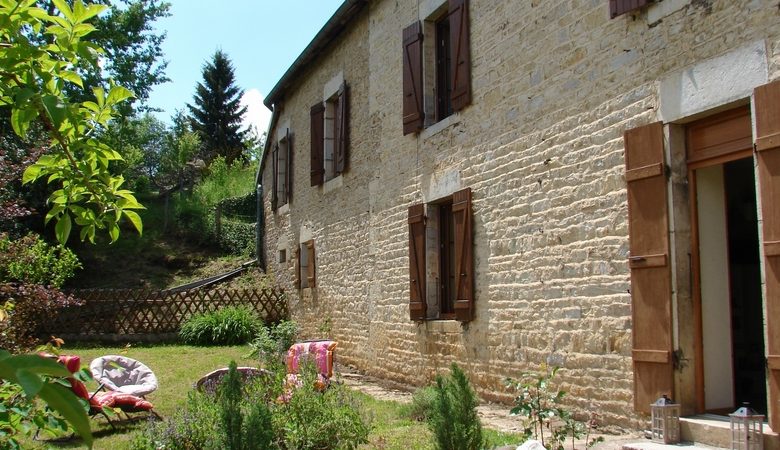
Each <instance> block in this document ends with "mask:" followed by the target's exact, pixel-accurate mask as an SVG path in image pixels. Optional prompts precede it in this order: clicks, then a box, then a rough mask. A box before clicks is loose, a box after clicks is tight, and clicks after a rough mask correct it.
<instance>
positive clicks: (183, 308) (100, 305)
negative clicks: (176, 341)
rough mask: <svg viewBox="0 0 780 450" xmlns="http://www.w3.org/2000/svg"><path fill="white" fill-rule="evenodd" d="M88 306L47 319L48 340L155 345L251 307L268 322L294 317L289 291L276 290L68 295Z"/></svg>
mask: <svg viewBox="0 0 780 450" xmlns="http://www.w3.org/2000/svg"><path fill="white" fill-rule="evenodd" d="M68 293H69V294H70V295H73V296H74V297H75V298H77V299H80V300H82V301H83V303H82V304H81V305H80V306H71V307H68V308H65V309H62V310H60V311H59V312H58V313H57V314H56V315H54V316H53V317H49V318H48V319H45V320H42V321H41V323H42V324H43V330H42V332H43V333H44V334H45V335H46V336H58V337H62V338H64V339H66V340H67V339H77V340H97V341H105V340H109V341H139V340H141V341H144V340H149V341H155V340H165V339H167V338H171V337H174V336H175V335H176V333H177V332H178V331H179V328H180V327H181V324H182V323H183V322H184V321H185V320H187V319H188V318H189V317H190V316H192V315H193V314H196V313H203V312H211V311H216V310H218V309H220V308H222V307H225V306H238V305H246V306H248V307H250V308H252V309H253V310H254V311H255V312H256V313H257V314H258V316H259V317H260V318H261V319H262V320H263V321H264V322H266V323H273V322H278V321H279V320H283V319H287V318H288V310H287V300H286V296H285V294H284V292H283V291H281V290H273V289H243V290H240V289H238V290H224V289H223V290H211V291H205V290H198V289H196V290H190V291H180V292H171V291H153V290H137V289H99V290H92V289H89V290H77V291H71V292H68Z"/></svg>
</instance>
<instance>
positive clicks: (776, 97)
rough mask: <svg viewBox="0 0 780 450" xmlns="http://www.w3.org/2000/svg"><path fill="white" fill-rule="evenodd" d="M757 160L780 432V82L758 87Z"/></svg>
mask: <svg viewBox="0 0 780 450" xmlns="http://www.w3.org/2000/svg"><path fill="white" fill-rule="evenodd" d="M753 98H754V102H755V105H754V106H755V112H756V117H755V121H756V160H757V164H758V189H759V195H760V196H761V217H762V219H763V243H764V272H765V276H766V297H765V301H766V328H767V333H766V334H767V342H766V354H767V369H768V374H767V375H768V378H769V399H768V403H769V405H770V406H769V425H770V426H771V427H772V429H773V430H778V429H780V81H775V82H772V83H769V84H765V85H763V86H759V87H757V88H756V90H755V92H754V97H753Z"/></svg>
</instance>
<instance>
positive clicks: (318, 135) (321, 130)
mask: <svg viewBox="0 0 780 450" xmlns="http://www.w3.org/2000/svg"><path fill="white" fill-rule="evenodd" d="M310 114H311V171H310V172H309V173H310V175H311V185H312V186H319V185H321V184H322V182H323V179H324V177H325V165H324V164H323V162H322V158H323V156H324V153H325V148H324V145H325V105H323V104H322V102H319V103H317V104H316V105H314V106H312V107H311V113H310Z"/></svg>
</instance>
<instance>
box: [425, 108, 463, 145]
mask: <svg viewBox="0 0 780 450" xmlns="http://www.w3.org/2000/svg"><path fill="white" fill-rule="evenodd" d="M458 123H460V113H457V112H454V113H452V115H451V116H449V117H446V118H444V119H442V120H440V121H438V122H436V123H434V124H433V125H431V126H429V127H428V128H426V129H424V130H422V131H421V132H420V138H421V139H422V140H426V139H428V138H430V137H432V136H434V135H436V134H438V133H440V132H442V131H443V130H446V129H447V128H449V127H451V126H453V125H455V124H458Z"/></svg>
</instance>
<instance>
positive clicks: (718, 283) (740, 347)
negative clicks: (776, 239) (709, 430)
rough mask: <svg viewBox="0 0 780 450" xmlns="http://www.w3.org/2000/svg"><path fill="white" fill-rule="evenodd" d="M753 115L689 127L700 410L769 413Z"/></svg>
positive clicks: (739, 113) (735, 114) (743, 111)
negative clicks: (750, 409) (742, 407)
mask: <svg viewBox="0 0 780 450" xmlns="http://www.w3.org/2000/svg"><path fill="white" fill-rule="evenodd" d="M750 135H751V127H750V117H749V112H748V111H747V110H746V109H740V110H737V111H730V112H728V113H725V114H720V115H718V116H715V117H713V118H709V119H705V120H703V121H699V122H696V123H694V124H692V125H691V126H689V127H688V135H687V137H688V155H689V178H690V181H691V182H692V192H693V194H694V195H693V196H692V203H693V205H692V208H693V215H694V217H695V222H696V224H695V227H694V234H695V239H694V242H695V244H694V246H695V248H694V249H693V252H694V255H695V258H694V260H695V261H696V264H695V267H694V270H695V271H696V274H695V275H696V276H695V277H694V278H695V280H696V281H697V282H695V283H694V284H695V286H694V289H695V290H696V300H697V303H698V308H697V310H698V313H697V314H696V316H697V317H696V321H697V324H696V325H697V328H698V330H697V331H698V332H697V334H698V340H699V346H698V351H697V353H698V354H697V356H698V357H697V397H698V402H697V403H698V406H697V409H698V410H699V412H710V413H716V414H725V413H729V412H732V411H734V409H736V407H737V406H738V405H741V404H742V402H750V404H751V406H752V407H753V408H754V409H756V410H758V411H760V412H762V413H766V410H767V391H766V369H765V363H764V362H765V352H764V317H763V298H762V291H761V272H760V270H761V269H760V267H761V266H760V253H759V235H758V217H757V210H758V206H757V202H756V179H755V168H754V161H753V157H752V149H751V145H750V142H751V140H752V138H751V136H750Z"/></svg>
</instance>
